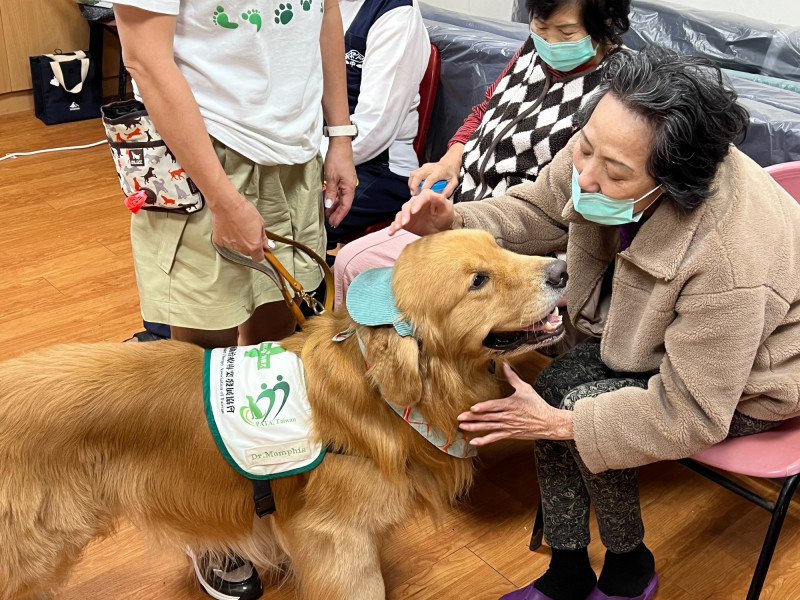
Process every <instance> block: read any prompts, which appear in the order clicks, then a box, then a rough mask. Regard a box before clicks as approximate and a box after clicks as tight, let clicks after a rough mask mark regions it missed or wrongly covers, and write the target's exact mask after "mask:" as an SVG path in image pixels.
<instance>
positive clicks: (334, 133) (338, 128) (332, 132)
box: [322, 123, 358, 138]
mask: <svg viewBox="0 0 800 600" xmlns="http://www.w3.org/2000/svg"><path fill="white" fill-rule="evenodd" d="M322 135H324V136H325V137H339V136H345V135H347V136H350V137H351V138H355V137H356V136H357V135H358V126H357V125H356V124H355V123H350V125H335V126H331V127H328V126H327V125H325V126H324V127H323V128H322Z"/></svg>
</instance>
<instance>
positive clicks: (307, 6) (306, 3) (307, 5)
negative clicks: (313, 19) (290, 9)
mask: <svg viewBox="0 0 800 600" xmlns="http://www.w3.org/2000/svg"><path fill="white" fill-rule="evenodd" d="M320 2H322V0H320ZM300 6H302V7H303V10H311V0H300Z"/></svg>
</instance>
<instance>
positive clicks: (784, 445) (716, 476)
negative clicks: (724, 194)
mask: <svg viewBox="0 0 800 600" xmlns="http://www.w3.org/2000/svg"><path fill="white" fill-rule="evenodd" d="M765 170H766V171H767V172H768V173H769V174H770V175H772V177H773V178H774V179H775V181H777V182H778V184H779V185H780V186H781V187H783V188H784V189H785V190H786V191H787V192H789V194H791V195H792V197H793V198H794V199H795V200H797V201H798V202H800V161H795V162H788V163H782V164H779V165H772V166H770V167H767V168H766V169H765ZM680 462H681V463H682V464H683V465H685V466H687V467H689V468H690V469H692V470H694V471H696V472H697V473H699V474H700V475H703V476H704V477H707V478H708V479H710V480H711V481H713V482H715V483H718V484H719V485H721V486H723V487H725V488H727V489H729V490H731V491H732V492H735V493H736V494H739V495H740V496H742V497H743V498H745V499H746V500H749V501H750V502H753V503H754V504H757V505H758V506H760V507H761V508H764V509H766V510H768V511H769V512H770V513H771V514H772V518H771V519H770V523H769V528H768V529H767V535H766V537H765V538H764V544H763V545H762V546H761V555H760V556H759V557H758V563H757V564H756V570H755V572H754V573H753V579H752V581H751V582H750V589H749V590H748V592H747V600H757V599H758V597H759V596H760V595H761V588H762V587H763V586H764V580H765V579H766V577H767V571H768V570H769V564H770V561H771V560H772V554H773V553H774V551H775V545H776V544H777V543H778V536H779V535H780V533H781V527H782V526H783V521H784V518H785V517H786V511H787V510H788V509H789V503H790V502H791V499H792V496H793V494H794V491H795V489H797V485H798V483H800V417H795V418H794V419H789V420H787V421H786V422H784V423H783V424H782V425H780V426H779V427H777V428H775V429H773V430H771V431H765V432H764V433H757V434H755V435H748V436H744V437H739V438H729V439H727V440H724V441H722V442H720V443H719V444H715V445H714V446H711V447H710V448H706V449H705V450H703V451H702V452H698V453H697V454H695V455H694V456H692V457H691V458H687V459H684V460H681V461H680ZM706 465H708V466H706ZM708 467H714V468H715V469H719V470H721V471H728V472H729V473H738V474H739V475H748V476H750V477H761V478H766V479H778V478H785V479H784V482H783V485H782V487H781V491H780V493H779V494H778V498H777V500H776V501H775V502H771V501H769V500H767V499H766V498H763V497H762V496H759V495H758V494H756V493H754V492H752V491H751V490H749V489H747V488H745V487H743V486H741V485H739V484H738V483H736V482H734V481H732V480H730V479H729V478H728V477H726V476H725V475H722V474H720V473H718V472H717V471H713V470H711V469H709V468H708Z"/></svg>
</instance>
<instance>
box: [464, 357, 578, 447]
mask: <svg viewBox="0 0 800 600" xmlns="http://www.w3.org/2000/svg"><path fill="white" fill-rule="evenodd" d="M503 373H505V376H506V379H507V380H508V383H510V384H511V385H512V386H513V387H514V393H513V394H512V395H510V396H508V397H507V398H503V399H500V400H489V401H487V402H479V403H478V404H474V405H473V406H471V407H470V409H469V410H468V411H467V412H463V413H461V414H460V415H458V420H459V422H460V423H461V425H460V428H461V429H462V430H463V431H467V432H469V433H472V434H480V433H483V434H484V435H481V436H478V437H473V438H472V440H470V444H472V445H473V446H484V445H486V444H491V443H492V442H497V441H499V440H505V439H517V440H543V439H544V440H571V439H573V438H574V437H575V435H574V432H573V430H572V415H573V413H572V412H571V411H569V410H561V409H558V408H555V407H553V406H550V405H549V404H548V403H547V402H545V401H544V399H543V398H542V397H541V396H540V395H539V394H538V393H537V392H536V390H534V389H533V387H532V386H531V385H530V384H528V383H526V382H524V381H523V380H522V379H520V377H519V375H517V373H516V372H515V371H514V369H513V368H512V367H511V366H510V365H509V364H508V363H505V364H504V365H503Z"/></svg>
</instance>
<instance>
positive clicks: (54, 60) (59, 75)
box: [45, 50, 89, 94]
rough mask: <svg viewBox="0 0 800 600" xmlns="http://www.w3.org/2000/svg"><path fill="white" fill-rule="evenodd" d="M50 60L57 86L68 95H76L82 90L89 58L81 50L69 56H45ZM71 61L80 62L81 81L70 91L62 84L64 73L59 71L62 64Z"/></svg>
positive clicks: (87, 72)
mask: <svg viewBox="0 0 800 600" xmlns="http://www.w3.org/2000/svg"><path fill="white" fill-rule="evenodd" d="M45 56H46V57H47V58H49V59H50V68H51V69H53V75H55V78H56V81H58V83H59V85H60V86H61V87H62V88H64V90H66V91H67V93H70V94H78V93H80V91H81V90H82V89H83V83H84V82H85V81H86V76H87V75H88V74H89V57H87V56H86V53H85V52H84V51H83V50H78V51H77V52H71V53H70V54H45ZM73 60H80V61H81V80H80V82H78V84H77V85H75V86H74V87H73V88H72V89H67V84H65V83H64V73H63V72H62V71H61V64H60V63H62V62H69V61H73Z"/></svg>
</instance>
